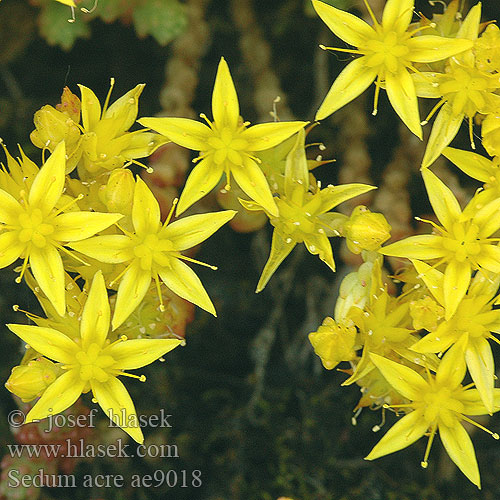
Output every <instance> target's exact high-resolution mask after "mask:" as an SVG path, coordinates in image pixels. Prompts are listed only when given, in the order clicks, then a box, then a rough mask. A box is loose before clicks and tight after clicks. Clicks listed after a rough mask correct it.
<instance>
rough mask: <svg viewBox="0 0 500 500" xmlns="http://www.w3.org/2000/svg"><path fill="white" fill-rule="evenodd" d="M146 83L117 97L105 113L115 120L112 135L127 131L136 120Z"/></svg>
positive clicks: (108, 117)
mask: <svg viewBox="0 0 500 500" xmlns="http://www.w3.org/2000/svg"><path fill="white" fill-rule="evenodd" d="M145 86H146V84H144V83H140V84H139V85H136V86H135V87H134V88H133V89H132V90H129V91H128V92H127V93H126V94H124V95H122V96H121V97H120V98H119V99H117V100H116V101H115V102H114V103H113V104H111V106H109V108H108V109H107V110H106V112H105V113H104V116H103V118H104V119H111V120H112V122H113V125H114V126H113V133H112V137H116V136H118V135H121V134H123V133H124V132H126V131H127V130H128V129H129V128H130V127H131V126H132V125H133V124H134V122H135V119H136V118H137V113H138V111H139V96H140V95H141V94H142V91H143V90H144V87H145Z"/></svg>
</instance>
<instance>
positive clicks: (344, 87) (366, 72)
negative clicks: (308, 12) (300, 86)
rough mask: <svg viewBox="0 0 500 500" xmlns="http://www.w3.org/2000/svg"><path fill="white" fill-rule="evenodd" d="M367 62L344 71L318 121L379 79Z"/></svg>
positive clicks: (327, 99) (351, 64)
mask: <svg viewBox="0 0 500 500" xmlns="http://www.w3.org/2000/svg"><path fill="white" fill-rule="evenodd" d="M332 8H333V7H332ZM353 17H354V16H353ZM365 61H366V58H365V57H364V56H363V57H359V58H358V59H355V60H354V61H352V62H351V63H349V64H348V65H347V66H346V67H345V68H344V69H343V70H342V72H341V73H340V75H339V76H338V77H337V79H336V80H335V81H334V82H333V85H332V86H331V88H330V90H329V91H328V94H327V95H326V97H325V100H324V101H323V102H322V104H321V106H320V107H319V109H318V112H317V113H316V118H315V119H316V120H323V119H325V118H326V117H327V116H330V115H331V114H332V113H334V112H335V111H337V110H338V109H340V108H341V107H343V106H345V105H346V104H347V103H349V102H351V101H352V100H354V99H356V97H358V96H359V95H361V94H362V93H363V92H364V91H365V90H366V89H367V88H368V87H369V86H370V85H371V84H372V83H373V82H374V80H375V78H376V77H377V70H376V69H375V68H369V67H368V66H366V65H365Z"/></svg>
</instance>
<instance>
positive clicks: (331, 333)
mask: <svg viewBox="0 0 500 500" xmlns="http://www.w3.org/2000/svg"><path fill="white" fill-rule="evenodd" d="M309 342H311V345H312V346H313V348H314V352H315V353H316V354H317V355H318V356H319V357H320V359H321V362H322V363H323V366H324V367H325V368H326V369H327V370H332V369H333V368H335V367H336V366H337V365H338V364H339V363H340V362H341V361H350V360H352V359H354V358H355V356H356V353H355V351H354V344H355V342H356V329H355V328H354V327H352V326H346V325H343V324H341V323H337V322H335V320H333V319H332V318H330V317H326V318H325V319H324V320H323V324H322V325H321V326H320V327H319V328H318V330H317V331H316V332H312V333H310V334H309Z"/></svg>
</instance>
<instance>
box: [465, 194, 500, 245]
mask: <svg viewBox="0 0 500 500" xmlns="http://www.w3.org/2000/svg"><path fill="white" fill-rule="evenodd" d="M473 200H474V198H473V199H472V200H471V203H472V202H473ZM472 206H474V205H472ZM472 222H473V223H474V224H477V226H479V234H478V238H487V237H488V236H491V235H492V234H493V233H495V232H496V231H497V230H498V228H500V198H497V199H496V200H492V201H490V202H489V203H487V204H486V205H485V206H484V207H482V208H480V209H479V210H477V212H476V213H475V215H474V216H473V217H472Z"/></svg>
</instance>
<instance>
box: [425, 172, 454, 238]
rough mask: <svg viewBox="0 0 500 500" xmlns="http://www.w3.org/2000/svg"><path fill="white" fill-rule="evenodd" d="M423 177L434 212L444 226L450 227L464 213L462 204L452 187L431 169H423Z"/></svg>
mask: <svg viewBox="0 0 500 500" xmlns="http://www.w3.org/2000/svg"><path fill="white" fill-rule="evenodd" d="M422 177H423V179H424V183H425V188H426V189H427V195H428V196H429V201H430V202H431V205H432V208H433V209H434V213H435V214H436V216H437V218H438V219H439V222H441V224H442V225H443V227H445V228H446V229H450V228H451V227H452V225H453V223H454V222H456V221H457V220H458V219H459V217H460V215H461V213H462V210H461V209H460V204H459V203H458V201H457V199H456V198H455V195H454V194H453V192H452V191H451V189H450V188H449V187H448V186H446V184H445V183H444V182H442V181H441V180H440V179H439V177H437V176H436V175H435V174H433V173H432V172H431V171H430V170H429V169H424V170H422Z"/></svg>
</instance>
